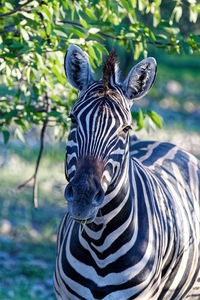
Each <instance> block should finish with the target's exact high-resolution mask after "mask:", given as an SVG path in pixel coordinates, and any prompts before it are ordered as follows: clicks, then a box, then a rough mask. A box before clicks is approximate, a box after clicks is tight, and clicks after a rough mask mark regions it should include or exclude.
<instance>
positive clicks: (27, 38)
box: [21, 28, 29, 41]
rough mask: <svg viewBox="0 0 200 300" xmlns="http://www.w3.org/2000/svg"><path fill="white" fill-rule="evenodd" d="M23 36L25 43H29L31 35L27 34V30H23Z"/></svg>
mask: <svg viewBox="0 0 200 300" xmlns="http://www.w3.org/2000/svg"><path fill="white" fill-rule="evenodd" d="M21 34H22V36H23V39H24V40H25V41H28V40H29V35H28V33H27V31H26V30H25V29H23V28H21Z"/></svg>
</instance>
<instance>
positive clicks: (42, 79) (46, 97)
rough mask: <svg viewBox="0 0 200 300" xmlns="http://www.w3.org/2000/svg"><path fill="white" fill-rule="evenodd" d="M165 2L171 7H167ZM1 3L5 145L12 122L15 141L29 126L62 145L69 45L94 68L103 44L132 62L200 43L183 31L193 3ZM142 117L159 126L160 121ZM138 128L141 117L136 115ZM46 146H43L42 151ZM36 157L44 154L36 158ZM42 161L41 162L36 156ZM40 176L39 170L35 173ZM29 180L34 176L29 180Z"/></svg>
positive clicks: (193, 13)
mask: <svg viewBox="0 0 200 300" xmlns="http://www.w3.org/2000/svg"><path fill="white" fill-rule="evenodd" d="M167 2H168V1H167ZM164 3H165V1H163V2H162V0H152V1H148V0H94V1H89V0H86V1H84V0H80V1H72V0H59V1H58V0H21V1H13V0H2V1H1V4H0V33H1V34H0V75H1V77H0V84H1V89H0V132H1V133H2V134H3V137H4V141H5V143H7V142H8V140H9V136H10V128H11V125H12V124H13V123H15V127H14V128H15V129H14V130H15V135H16V136H17V137H18V138H20V139H21V140H23V131H25V130H27V129H29V128H30V127H31V126H32V125H33V124H36V125H40V126H41V127H42V132H41V136H43V135H44V132H45V129H46V127H47V126H53V127H54V128H55V135H56V136H58V137H59V138H62V137H63V135H64V133H65V132H66V130H67V129H68V126H69V120H68V113H69V110H70V107H71V106H72V104H73V103H74V101H75V100H76V98H77V91H76V90H74V89H73V88H71V86H69V84H68V83H67V81H66V78H65V75H64V69H63V60H64V55H65V52H66V49H67V48H68V46H69V45H70V44H76V45H78V46H80V47H81V48H82V49H83V50H85V51H86V52H87V53H88V55H89V60H90V63H91V65H92V68H93V69H95V68H97V67H98V66H100V65H101V64H102V57H103V55H106V54H108V51H107V48H106V41H107V40H115V41H117V42H118V43H119V44H120V45H121V46H122V47H124V49H126V50H127V51H132V52H133V56H134V59H135V60H137V59H138V58H139V57H140V56H144V57H146V56H147V54H148V49H149V46H150V45H151V46H154V47H157V48H159V49H161V50H165V51H167V52H168V53H169V54H173V53H182V52H185V53H187V54H191V53H193V52H198V51H199V49H200V36H199V35H197V34H196V35H195V33H190V34H189V35H188V36H185V34H184V33H183V32H182V31H181V26H179V22H180V20H181V18H182V16H184V18H185V16H186V17H187V16H188V19H189V22H193V23H196V22H197V19H198V15H199V14H200V4H197V1H196V0H182V1H181V0H175V1H170V3H171V4H170V9H169V8H168V10H167V12H168V13H167V15H165V14H166V9H165V7H164ZM147 115H148V116H149V117H150V118H151V119H152V121H153V122H154V123H155V124H156V125H157V126H158V127H160V126H161V122H160V120H159V117H158V116H157V115H156V114H155V113H154V112H151V111H148V112H147ZM133 118H135V119H136V120H137V124H138V129H141V128H142V127H143V114H142V111H139V113H138V114H133ZM42 149H43V144H42V143H41V152H42ZM40 154H41V153H40ZM39 160H40V156H39ZM35 174H37V167H36V172H35ZM33 177H34V176H33Z"/></svg>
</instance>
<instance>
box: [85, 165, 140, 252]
mask: <svg viewBox="0 0 200 300" xmlns="http://www.w3.org/2000/svg"><path fill="white" fill-rule="evenodd" d="M122 173H123V174H122V176H120V178H119V180H118V183H117V185H116V188H115V189H114V190H113V191H111V192H110V193H109V194H107V195H106V196H105V199H104V203H103V205H102V207H101V208H100V210H99V212H98V216H97V217H96V219H95V220H94V222H93V223H91V224H87V225H86V226H85V228H84V229H82V234H81V236H82V237H83V238H84V239H88V240H89V241H90V242H91V240H93V239H94V240H95V241H96V242H97V244H99V245H100V244H101V245H102V250H103V248H104V247H105V248H106V247H107V246H108V245H105V243H104V242H103V240H105V241H106V236H108V235H109V234H110V233H112V234H111V236H110V237H112V241H113V237H114V236H115V238H116V239H117V238H118V237H119V236H120V235H121V234H122V233H123V231H125V230H126V229H127V227H128V226H129V225H130V224H131V223H132V219H133V204H134V202H133V201H132V199H131V197H130V180H129V175H128V173H129V164H128V162H127V163H126V164H125V165H124V168H123V172H122ZM80 231H81V229H80ZM113 231H115V233H114V232H113ZM81 236H80V238H81ZM108 240H109V238H108V239H107V242H108Z"/></svg>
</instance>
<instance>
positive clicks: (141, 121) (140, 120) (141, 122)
mask: <svg viewBox="0 0 200 300" xmlns="http://www.w3.org/2000/svg"><path fill="white" fill-rule="evenodd" d="M137 126H138V128H137V129H136V131H139V130H140V129H142V128H143V127H144V117H143V112H142V110H141V108H139V111H138V119H137Z"/></svg>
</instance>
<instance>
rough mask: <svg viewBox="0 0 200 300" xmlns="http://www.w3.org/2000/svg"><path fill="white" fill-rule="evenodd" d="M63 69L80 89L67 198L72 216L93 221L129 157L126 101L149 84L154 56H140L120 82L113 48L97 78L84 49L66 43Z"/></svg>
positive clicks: (71, 136)
mask: <svg viewBox="0 0 200 300" xmlns="http://www.w3.org/2000/svg"><path fill="white" fill-rule="evenodd" d="M65 71H66V75H67V78H68V81H69V82H70V83H71V84H72V85H73V86H74V87H75V88H77V89H78V90H79V99H78V101H77V103H76V104H75V105H74V107H73V109H72V111H71V114H70V117H71V121H72V125H71V130H70V133H69V139H68V143H67V154H66V177H67V179H68V181H69V184H68V185H67V187H66V189H65V198H66V199H67V201H68V212H69V214H70V215H71V216H72V217H73V218H74V219H75V220H77V221H85V222H91V221H92V220H93V219H94V218H95V216H96V215H97V212H98V210H99V208H100V207H101V206H102V205H103V200H104V195H105V193H106V192H108V191H109V192H110V191H112V189H114V188H115V186H116V185H117V182H118V180H119V179H120V175H121V174H122V171H123V169H124V166H125V162H128V147H129V144H128V130H129V128H130V127H131V113H130V107H131V105H132V103H133V100H137V99H139V98H141V97H142V96H143V95H145V94H146V93H147V91H148V90H149V89H150V87H151V85H152V83H153V81H154V78H155V74H156V63H155V60H154V59H153V58H147V59H145V60H143V61H142V62H140V63H139V64H137V65H136V66H135V67H133V68H132V69H131V71H130V73H129V75H128V76H127V78H126V79H125V81H124V82H122V83H120V82H119V76H118V61H117V56H116V54H115V52H114V51H112V52H111V53H110V54H109V56H108V57H107V60H106V62H105V64H104V67H103V79H102V80H100V81H96V82H95V81H94V79H93V76H92V72H91V67H90V64H89V61H88V59H87V56H86V54H85V53H84V52H83V51H82V50H81V49H80V48H78V47H77V46H70V47H69V49H68V51H67V54H66V56H65Z"/></svg>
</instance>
